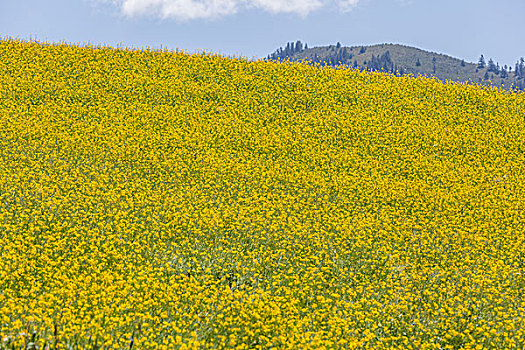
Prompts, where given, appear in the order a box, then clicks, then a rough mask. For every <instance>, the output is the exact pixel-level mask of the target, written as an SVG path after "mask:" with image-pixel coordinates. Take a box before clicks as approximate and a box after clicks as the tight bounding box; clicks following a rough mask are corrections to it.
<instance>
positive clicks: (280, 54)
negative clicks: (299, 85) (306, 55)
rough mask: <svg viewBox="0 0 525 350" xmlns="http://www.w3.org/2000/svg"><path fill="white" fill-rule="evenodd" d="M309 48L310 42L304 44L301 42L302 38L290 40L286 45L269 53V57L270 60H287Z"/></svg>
mask: <svg viewBox="0 0 525 350" xmlns="http://www.w3.org/2000/svg"><path fill="white" fill-rule="evenodd" d="M306 49H308V44H304V45H303V43H302V42H301V40H297V41H296V42H295V43H294V42H289V43H287V44H286V46H285V47H284V48H283V47H280V48H278V49H277V50H275V52H274V53H271V54H269V55H268V57H267V59H269V60H285V59H287V58H290V57H292V56H293V55H295V54H296V53H298V52H301V51H303V50H306Z"/></svg>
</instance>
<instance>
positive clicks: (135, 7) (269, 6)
mask: <svg viewBox="0 0 525 350" xmlns="http://www.w3.org/2000/svg"><path fill="white" fill-rule="evenodd" d="M98 1H101V2H108V1H111V2H112V3H113V4H115V5H117V6H118V7H119V9H120V11H121V12H122V13H123V14H124V15H125V16H127V17H136V16H155V17H159V18H173V19H175V20H180V21H187V20H193V19H199V18H216V17H221V16H226V15H233V14H235V13H237V12H239V11H240V10H242V9H249V8H252V9H253V8H255V9H260V10H263V11H266V12H269V13H273V14H277V13H293V14H297V15H299V16H302V17H305V16H307V15H308V14H309V13H311V12H313V11H316V10H318V9H320V8H322V7H325V6H330V5H333V4H337V5H338V7H339V10H340V11H342V12H348V11H351V10H352V9H353V8H354V7H355V6H356V5H357V3H358V2H359V1H360V0H98Z"/></svg>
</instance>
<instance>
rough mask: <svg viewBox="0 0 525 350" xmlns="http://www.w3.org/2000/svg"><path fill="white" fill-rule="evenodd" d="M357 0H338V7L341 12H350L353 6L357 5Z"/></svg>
mask: <svg viewBox="0 0 525 350" xmlns="http://www.w3.org/2000/svg"><path fill="white" fill-rule="evenodd" d="M358 2H359V0H340V1H339V9H340V10H341V11H342V12H350V11H352V9H353V8H354V7H356V6H357V3H358Z"/></svg>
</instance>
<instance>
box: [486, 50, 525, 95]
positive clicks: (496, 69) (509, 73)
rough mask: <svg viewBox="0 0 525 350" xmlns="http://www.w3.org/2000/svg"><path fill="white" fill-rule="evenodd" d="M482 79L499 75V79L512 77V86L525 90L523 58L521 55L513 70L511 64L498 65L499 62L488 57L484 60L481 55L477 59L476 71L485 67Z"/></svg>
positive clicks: (524, 61) (524, 62)
mask: <svg viewBox="0 0 525 350" xmlns="http://www.w3.org/2000/svg"><path fill="white" fill-rule="evenodd" d="M485 68H486V71H485V75H484V77H483V79H484V80H489V79H491V80H492V79H494V78H495V77H498V76H499V77H500V78H501V79H506V78H514V81H513V86H514V88H516V89H518V90H524V91H525V58H523V57H521V58H520V59H519V60H518V61H517V62H516V64H515V66H514V71H513V70H512V66H507V65H504V66H502V67H500V65H499V63H494V60H493V59H492V58H489V60H488V62H486V61H485V57H484V56H483V55H481V57H480V58H479V60H478V67H477V69H476V72H478V70H480V69H485Z"/></svg>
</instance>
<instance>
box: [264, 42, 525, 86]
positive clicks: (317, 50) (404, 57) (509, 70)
mask: <svg viewBox="0 0 525 350" xmlns="http://www.w3.org/2000/svg"><path fill="white" fill-rule="evenodd" d="M268 58H269V59H281V60H282V59H290V60H291V61H301V60H308V61H311V62H313V63H322V64H328V65H337V64H346V65H350V66H353V67H360V68H361V69H366V70H373V71H385V72H392V73H397V74H400V75H404V74H410V75H413V76H418V75H424V76H428V77H431V76H435V77H436V78H438V79H440V80H442V81H447V80H448V81H458V82H460V81H461V82H471V83H474V84H480V85H486V86H487V85H493V86H499V87H501V86H503V87H504V88H506V89H511V88H516V89H521V90H524V89H525V62H524V61H523V59H521V61H520V60H519V61H518V62H517V63H516V66H515V69H514V70H513V67H506V66H504V67H500V66H499V64H497V63H495V62H493V61H492V59H488V60H486V59H485V58H483V59H484V65H483V64H479V63H469V62H465V61H464V60H461V59H458V58H454V57H450V56H447V55H444V54H439V53H435V52H429V51H425V50H421V49H418V48H415V47H410V46H405V45H399V44H379V45H371V46H354V47H344V46H341V45H340V44H338V45H330V46H323V47H313V48H308V47H307V46H306V48H303V44H302V43H300V42H297V43H288V44H287V45H286V47H284V48H282V47H281V48H280V49H278V50H276V51H275V52H274V53H272V54H270V55H269V56H268Z"/></svg>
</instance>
